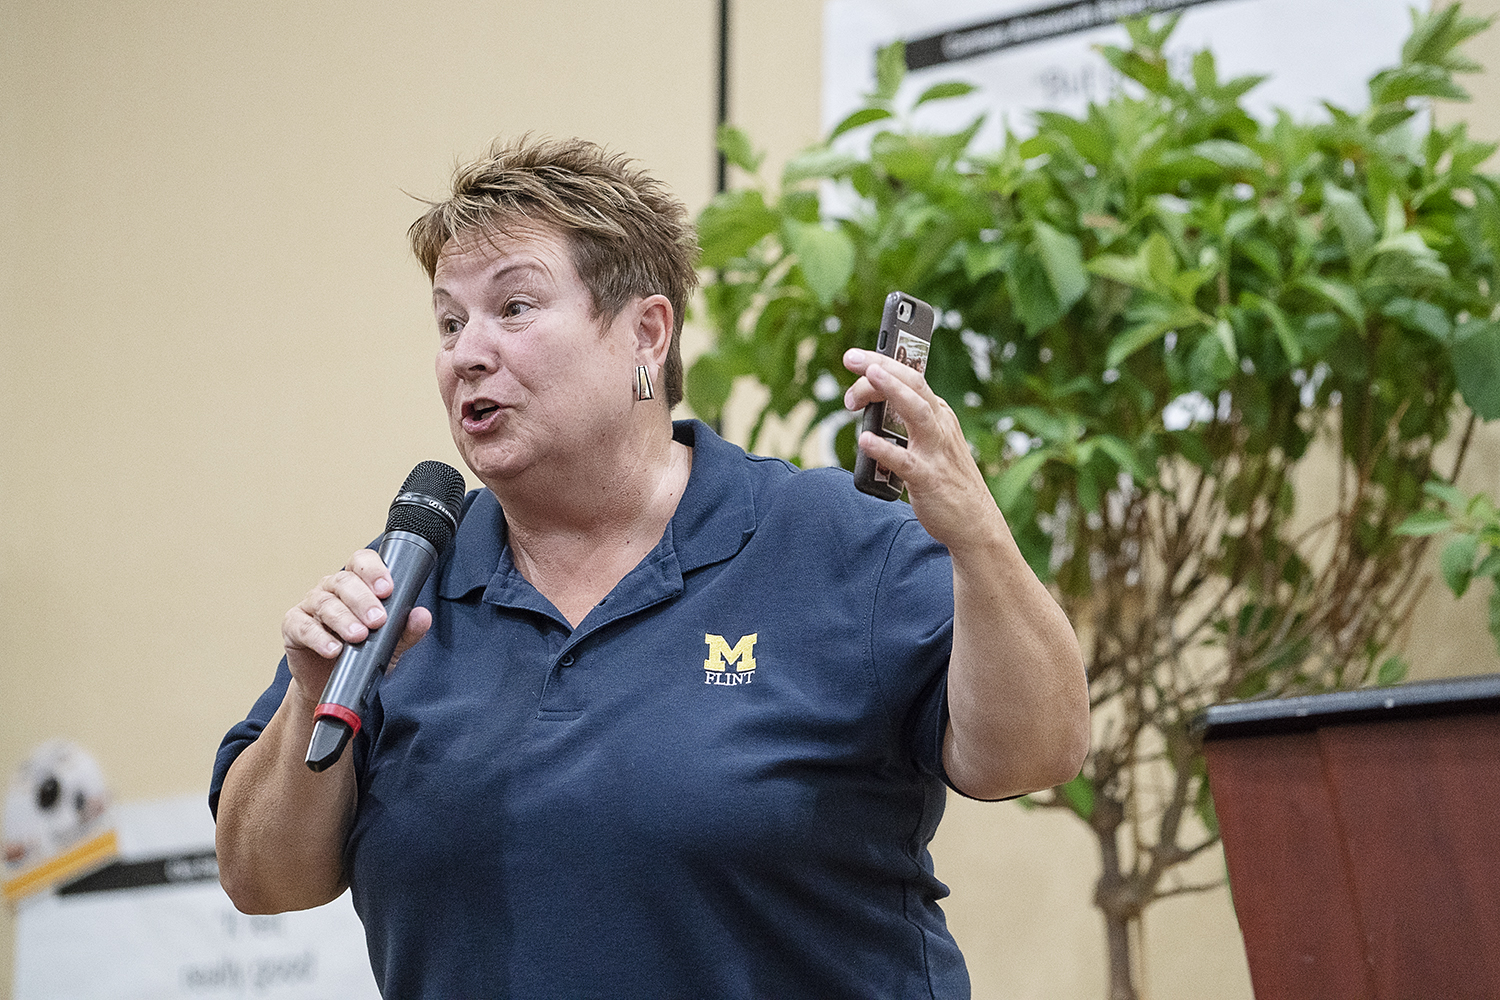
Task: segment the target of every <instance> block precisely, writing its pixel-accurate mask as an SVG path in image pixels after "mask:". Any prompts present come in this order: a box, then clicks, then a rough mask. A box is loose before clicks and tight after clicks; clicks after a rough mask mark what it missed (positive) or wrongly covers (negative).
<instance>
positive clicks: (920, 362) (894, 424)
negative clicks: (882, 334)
mask: <svg viewBox="0 0 1500 1000" xmlns="http://www.w3.org/2000/svg"><path fill="white" fill-rule="evenodd" d="M931 347H932V344H931V343H930V342H928V341H926V340H923V339H922V338H921V337H918V336H917V335H916V334H914V333H909V332H908V331H906V330H900V331H898V333H897V335H896V350H895V352H894V353H893V354H892V357H894V358H895V359H896V360H897V361H899V362H901V363H902V364H903V365H906V366H907V367H908V368H915V369H916V370H917V371H918V372H921V373H923V374H924V375H925V374H926V372H927V352H928V351H929V350H930V349H931ZM880 427H881V430H883V431H885V433H887V434H890V435H893V436H894V437H898V438H900V439H901V440H903V441H904V440H906V439H907V438H908V437H909V436H910V435H908V434H907V432H906V424H904V423H903V422H902V421H901V418H900V417H898V416H896V411H895V409H894V408H893V407H890V406H887V407H886V408H885V413H884V415H883V419H882V421H881V425H880Z"/></svg>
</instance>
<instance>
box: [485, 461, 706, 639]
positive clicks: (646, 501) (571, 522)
mask: <svg viewBox="0 0 1500 1000" xmlns="http://www.w3.org/2000/svg"><path fill="white" fill-rule="evenodd" d="M658 440H661V441H664V444H662V445H659V446H658V445H655V444H654V443H646V444H643V445H642V447H640V448H638V449H636V450H635V451H634V452H633V453H630V454H627V455H625V456H622V459H623V461H622V463H621V464H620V467H618V468H615V469H614V470H612V473H611V474H605V473H604V472H596V473H595V474H594V475H592V476H588V477H580V478H577V479H574V480H571V481H568V482H566V483H565V484H558V485H557V486H555V487H552V488H546V489H537V488H535V486H534V484H533V488H524V489H523V488H522V486H521V484H516V483H511V484H506V485H507V486H508V487H510V488H507V489H505V491H504V493H503V494H502V493H500V492H499V491H497V496H498V497H499V499H500V504H501V508H502V509H503V510H504V512H505V521H506V528H507V531H508V533H509V544H510V550H511V558H512V560H513V561H514V562H515V565H516V569H517V570H519V571H520V573H521V575H522V576H523V577H525V578H526V580H527V582H529V583H530V584H531V585H532V586H533V587H535V588H536V589H537V590H538V591H539V592H540V593H541V594H542V596H544V597H546V598H547V599H548V600H549V601H551V602H552V604H553V606H554V607H556V608H557V609H558V610H559V611H561V612H562V613H563V615H564V617H566V618H567V620H568V622H569V623H570V624H572V625H573V626H575V627H576V626H577V625H578V624H579V622H581V621H583V618H584V616H585V615H587V614H588V612H589V609H591V608H592V607H593V606H594V605H596V604H598V603H599V602H600V601H601V600H602V599H603V598H604V597H605V596H606V595H608V594H609V592H610V591H612V590H613V589H614V588H615V585H616V584H618V583H619V582H620V581H621V580H622V579H624V577H625V574H627V573H629V572H630V571H631V570H632V569H634V568H635V566H636V565H637V564H638V563H639V562H640V561H641V560H642V559H643V558H645V556H646V554H647V553H649V552H650V551H651V550H652V549H653V548H655V547H656V544H657V542H658V541H660V540H661V536H662V533H663V532H665V531H666V528H667V524H668V522H670V521H671V519H672V514H673V513H674V512H675V511H676V510H677V504H678V501H680V500H681V499H682V494H683V491H684V490H685V489H686V488H687V481H688V476H689V474H690V473H691V471H692V462H693V457H692V456H693V453H692V449H691V448H689V447H688V446H686V445H684V444H679V443H678V442H676V441H673V440H672V439H671V438H670V437H666V438H664V439H658Z"/></svg>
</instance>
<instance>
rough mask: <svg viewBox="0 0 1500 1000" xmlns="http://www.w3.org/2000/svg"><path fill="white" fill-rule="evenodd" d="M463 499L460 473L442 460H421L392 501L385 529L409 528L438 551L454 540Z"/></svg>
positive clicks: (405, 529)
mask: <svg viewBox="0 0 1500 1000" xmlns="http://www.w3.org/2000/svg"><path fill="white" fill-rule="evenodd" d="M463 502H464V477H463V473H461V472H459V471H458V470H457V469H455V468H454V467H453V466H451V465H444V464H443V463H442V462H420V463H418V464H417V467H416V468H415V469H412V470H411V474H410V475H408V476H407V477H406V482H404V483H402V484H401V492H400V493H398V494H396V499H395V500H394V501H392V502H391V510H390V513H389V515H387V517H386V521H385V530H386V531H410V532H411V533H412V534H414V535H420V536H422V537H423V538H425V539H427V541H428V542H430V543H432V547H433V548H435V549H437V550H438V551H439V552H441V551H443V549H445V548H447V546H448V543H449V542H451V541H452V540H453V533H454V531H456V530H457V527H458V513H459V510H460V509H461V508H462V506H463Z"/></svg>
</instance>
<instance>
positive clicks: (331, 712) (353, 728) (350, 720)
mask: <svg viewBox="0 0 1500 1000" xmlns="http://www.w3.org/2000/svg"><path fill="white" fill-rule="evenodd" d="M313 718H315V719H323V718H333V719H338V720H339V721H340V722H342V723H343V724H344V725H346V726H348V727H349V736H350V737H351V738H353V737H355V736H358V735H359V713H358V712H353V711H350V710H349V709H347V708H345V707H344V706H343V705H333V704H330V703H328V702H324V703H323V704H321V705H319V706H318V707H317V709H316V710H315V711H314V712H313Z"/></svg>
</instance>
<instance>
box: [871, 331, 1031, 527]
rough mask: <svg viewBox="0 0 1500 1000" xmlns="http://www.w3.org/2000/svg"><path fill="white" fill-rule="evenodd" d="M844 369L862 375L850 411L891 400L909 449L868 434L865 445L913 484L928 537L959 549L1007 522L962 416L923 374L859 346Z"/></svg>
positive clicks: (911, 493) (914, 506)
mask: <svg viewBox="0 0 1500 1000" xmlns="http://www.w3.org/2000/svg"><path fill="white" fill-rule="evenodd" d="M844 367H845V368H847V369H849V370H850V371H851V372H853V373H855V374H856V375H858V376H860V378H859V380H858V381H856V382H855V383H854V385H853V386H851V387H850V388H849V391H848V392H846V393H844V405H845V406H846V407H848V408H849V409H851V410H860V409H863V408H864V407H866V406H868V405H869V404H871V403H875V402H879V401H881V400H884V401H885V404H886V405H887V406H890V407H893V408H894V409H895V411H896V415H897V416H899V417H900V418H901V420H902V421H903V422H904V423H905V424H906V429H907V434H908V438H907V446H906V447H905V448H903V447H901V446H900V445H898V444H895V443H894V442H892V441H888V440H886V439H885V438H883V437H881V436H880V435H878V434H872V433H870V432H868V431H865V432H861V433H860V435H859V447H860V450H862V451H863V452H864V453H865V454H867V455H869V456H870V457H871V458H872V459H874V460H875V461H877V462H879V463H880V464H881V465H883V466H885V467H886V468H887V469H890V470H891V471H892V472H894V473H896V475H898V476H900V477H901V478H902V479H903V480H904V481H905V482H906V489H907V495H908V498H909V499H910V500H911V506H912V512H913V513H914V514H916V516H917V520H918V521H920V522H922V527H924V528H926V529H927V533H928V534H930V535H931V536H932V537H933V538H935V539H937V540H938V541H939V542H942V543H943V544H944V545H946V546H948V548H949V550H950V551H952V550H953V548H954V545H955V543H957V544H958V545H960V546H961V545H962V544H963V541H964V540H965V539H968V538H973V537H974V536H975V534H976V532H977V531H978V530H979V529H981V528H983V527H984V526H985V525H986V524H993V523H994V522H995V520H996V519H999V520H1000V522H1001V523H1003V520H1004V519H1003V518H1002V517H1001V515H1000V509H999V508H998V507H996V506H995V501H994V498H993V497H992V496H991V495H990V491H989V487H988V486H987V485H986V484H985V481H984V476H983V474H981V473H980V471H979V466H978V465H977V464H976V463H975V461H974V456H973V454H972V452H970V450H969V442H968V440H967V439H965V438H964V432H963V428H962V427H961V426H959V422H958V415H957V414H955V413H954V412H953V407H951V406H949V405H948V403H947V401H946V400H944V399H943V398H942V397H941V396H939V395H938V394H937V393H935V392H933V391H932V388H931V387H930V386H929V385H928V384H927V380H926V379H925V378H923V377H922V374H921V372H918V371H917V370H915V369H914V368H911V367H909V366H907V365H904V364H902V363H901V362H899V361H896V360H895V359H893V358H888V357H886V356H885V355H883V354H879V353H877V352H875V351H866V350H860V349H859V348H851V349H850V350H848V351H845V352H844Z"/></svg>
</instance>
